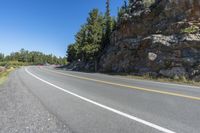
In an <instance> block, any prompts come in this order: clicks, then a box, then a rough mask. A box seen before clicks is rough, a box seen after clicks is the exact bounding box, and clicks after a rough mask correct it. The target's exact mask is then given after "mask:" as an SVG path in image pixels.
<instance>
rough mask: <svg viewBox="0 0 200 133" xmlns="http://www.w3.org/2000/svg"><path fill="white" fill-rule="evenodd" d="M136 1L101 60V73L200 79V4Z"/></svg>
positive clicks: (188, 0) (189, 0) (192, 1)
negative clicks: (128, 73)
mask: <svg viewBox="0 0 200 133" xmlns="http://www.w3.org/2000/svg"><path fill="white" fill-rule="evenodd" d="M152 1H153V2H152V3H151V4H149V5H147V4H145V3H146V2H147V0H143V1H142V0H133V2H132V3H130V5H129V7H128V8H127V13H126V14H124V15H123V16H122V18H121V20H120V22H119V23H118V27H117V30H115V31H114V32H113V34H112V36H111V44H112V45H111V46H109V48H108V49H107V51H106V54H104V55H103V56H102V58H101V62H100V68H101V69H100V70H101V71H114V72H137V73H142V74H145V73H149V72H151V73H156V74H157V75H163V76H166V77H174V76H185V77H188V78H194V79H195V78H197V77H200V76H199V75H200V30H199V28H200V1H199V0H152Z"/></svg>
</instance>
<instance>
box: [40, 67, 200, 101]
mask: <svg viewBox="0 0 200 133" xmlns="http://www.w3.org/2000/svg"><path fill="white" fill-rule="evenodd" d="M43 69H44V70H47V71H50V72H53V73H57V74H62V75H65V76H69V77H73V78H78V79H82V80H88V81H93V82H98V83H103V84H108V85H115V86H120V87H125V88H131V89H135V90H140V91H146V92H152V93H159V94H164V95H170V96H176V97H182V98H187V99H191V100H198V101H200V97H195V96H190V95H184V94H180V93H174V92H168V91H160V90H155V89H147V88H142V87H137V86H130V85H124V84H118V83H113V82H108V81H103V80H98V79H91V78H87V77H82V76H76V75H72V74H67V73H61V72H56V71H52V70H49V69H45V68H43Z"/></svg>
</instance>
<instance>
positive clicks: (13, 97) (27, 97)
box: [0, 72, 70, 133]
mask: <svg viewBox="0 0 200 133" xmlns="http://www.w3.org/2000/svg"><path fill="white" fill-rule="evenodd" d="M17 81H18V80H17V75H16V73H15V72H12V73H11V75H10V76H9V78H8V81H7V82H6V83H5V84H4V85H1V86H0V133H70V130H69V128H68V127H67V125H65V124H64V123H63V122H62V121H60V120H58V119H57V118H56V117H55V116H54V115H52V114H51V113H49V112H48V111H47V110H46V109H45V107H44V106H43V105H42V104H41V103H40V101H39V100H38V99H37V98H36V97H35V96H34V95H33V94H32V93H31V92H29V91H28V90H27V89H26V88H25V87H23V85H21V84H20V83H18V82H17Z"/></svg>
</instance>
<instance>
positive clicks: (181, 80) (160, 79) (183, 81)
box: [104, 73, 200, 87]
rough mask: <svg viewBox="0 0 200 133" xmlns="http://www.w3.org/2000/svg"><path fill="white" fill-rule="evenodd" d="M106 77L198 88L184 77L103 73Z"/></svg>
mask: <svg viewBox="0 0 200 133" xmlns="http://www.w3.org/2000/svg"><path fill="white" fill-rule="evenodd" d="M104 74H107V75H112V76H120V77H122V78H128V79H139V80H151V81H156V82H163V83H166V82H168V83H176V84H185V85H193V86H198V87H199V86H200V82H196V81H193V80H189V79H187V78H186V77H184V76H183V77H178V78H177V77H176V76H175V77H173V78H167V77H154V76H151V75H134V74H130V73H104Z"/></svg>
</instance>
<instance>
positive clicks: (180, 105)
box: [15, 66, 200, 133]
mask: <svg viewBox="0 0 200 133" xmlns="http://www.w3.org/2000/svg"><path fill="white" fill-rule="evenodd" d="M15 75H17V77H18V80H19V82H18V83H19V84H21V85H22V86H25V87H26V88H27V89H28V90H30V91H31V92H32V93H33V94H34V95H35V96H36V97H37V98H38V99H39V100H40V101H41V102H42V104H43V105H44V106H45V108H47V109H48V111H49V112H51V113H52V114H54V115H55V116H56V117H57V118H58V119H59V120H61V121H63V122H64V123H65V124H67V125H68V126H69V127H70V130H71V131H72V132H75V133H157V132H158V133H159V132H165V133H175V132H177V133H199V132H200V88H199V87H192V86H184V85H176V84H168V83H160V82H153V81H145V80H144V81H143V80H134V79H126V78H122V77H117V76H109V75H104V74H98V73H82V72H72V71H63V70H56V69H54V68H52V67H45V66H40V67H39V66H38V67H24V68H21V69H18V70H16V74H15Z"/></svg>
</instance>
